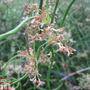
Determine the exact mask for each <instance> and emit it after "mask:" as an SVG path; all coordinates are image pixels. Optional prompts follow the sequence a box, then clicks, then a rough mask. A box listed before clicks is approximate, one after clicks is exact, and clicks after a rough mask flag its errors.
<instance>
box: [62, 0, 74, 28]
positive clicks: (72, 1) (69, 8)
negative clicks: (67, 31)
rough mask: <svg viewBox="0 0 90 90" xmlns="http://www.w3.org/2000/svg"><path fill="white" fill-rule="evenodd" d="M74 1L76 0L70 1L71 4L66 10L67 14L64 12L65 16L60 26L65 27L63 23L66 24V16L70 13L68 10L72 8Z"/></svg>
mask: <svg viewBox="0 0 90 90" xmlns="http://www.w3.org/2000/svg"><path fill="white" fill-rule="evenodd" d="M74 2H75V0H72V1H71V2H70V4H69V5H68V7H67V9H66V11H65V14H64V16H63V20H62V21H61V24H60V28H62V27H63V24H64V21H65V19H66V16H67V14H68V12H69V10H70V8H71V6H72V5H73V3H74Z"/></svg>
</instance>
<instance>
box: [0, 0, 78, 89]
mask: <svg viewBox="0 0 90 90" xmlns="http://www.w3.org/2000/svg"><path fill="white" fill-rule="evenodd" d="M74 2H75V0H72V1H71V3H70V4H69V6H68V7H67V9H66V12H65V14H64V16H63V19H62V21H61V23H60V27H59V28H55V25H56V24H57V23H56V22H55V15H56V14H57V12H58V11H57V10H58V9H57V7H58V3H59V0H56V2H55V3H53V2H52V1H51V0H50V1H49V0H40V5H38V4H28V3H26V4H25V5H24V8H25V12H24V17H23V21H22V22H21V23H20V24H19V25H18V26H17V27H16V28H15V29H13V30H11V31H9V32H7V33H4V34H2V35H0V40H2V39H4V38H6V37H7V36H10V35H12V34H15V33H16V32H17V31H18V30H19V29H20V28H21V27H22V26H24V27H25V28H26V30H25V32H24V36H25V40H26V42H27V43H26V44H27V48H26V50H24V51H22V50H19V51H18V55H16V56H14V57H12V58H11V59H10V60H9V61H8V62H7V63H6V65H5V67H4V68H3V72H2V78H4V75H5V69H6V68H7V66H8V64H9V63H10V62H11V61H12V60H13V59H14V58H16V57H20V58H22V59H23V60H25V63H24V65H23V66H22V70H23V73H22V74H23V76H22V77H21V78H20V77H19V78H18V79H14V80H12V85H14V84H15V83H18V84H17V87H18V86H19V85H20V83H19V81H21V80H22V79H25V78H26V77H29V79H30V81H32V82H33V84H35V83H36V84H37V88H39V87H40V86H43V85H44V84H45V82H44V81H42V80H41V77H42V75H41V74H40V71H39V69H38V68H39V64H43V65H46V66H48V68H49V70H48V72H47V85H48V89H49V90H51V88H50V83H49V78H50V70H51V68H52V67H53V65H54V64H55V62H54V54H55V53H57V52H63V53H67V55H68V56H70V55H71V54H73V52H74V51H76V50H75V49H73V48H72V47H70V46H68V43H71V42H70V38H71V35H70V33H67V32H66V30H65V28H64V27H63V24H64V21H65V18H66V16H67V14H68V11H69V9H70V7H71V6H72V5H73V3H74ZM53 6H54V7H53ZM37 42H41V43H42V44H41V45H40V46H39V47H38V48H36V46H37ZM55 46H57V47H58V49H57V50H55V49H54V47H55ZM48 48H49V49H48Z"/></svg>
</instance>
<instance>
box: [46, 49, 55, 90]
mask: <svg viewBox="0 0 90 90" xmlns="http://www.w3.org/2000/svg"><path fill="white" fill-rule="evenodd" d="M51 52H52V61H51V65H50V68H49V70H48V73H47V84H48V88H49V90H51V88H50V83H49V78H50V71H51V68H52V65H53V61H54V51H53V48H52V49H51Z"/></svg>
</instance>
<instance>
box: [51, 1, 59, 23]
mask: <svg viewBox="0 0 90 90" xmlns="http://www.w3.org/2000/svg"><path fill="white" fill-rule="evenodd" d="M58 3H59V0H57V1H56V4H55V8H54V11H53V14H52V17H51V24H52V23H53V20H54V16H55V13H56V10H57V6H58Z"/></svg>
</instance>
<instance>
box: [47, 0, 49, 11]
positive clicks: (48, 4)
mask: <svg viewBox="0 0 90 90" xmlns="http://www.w3.org/2000/svg"><path fill="white" fill-rule="evenodd" d="M48 8H49V1H48V0H47V12H48Z"/></svg>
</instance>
